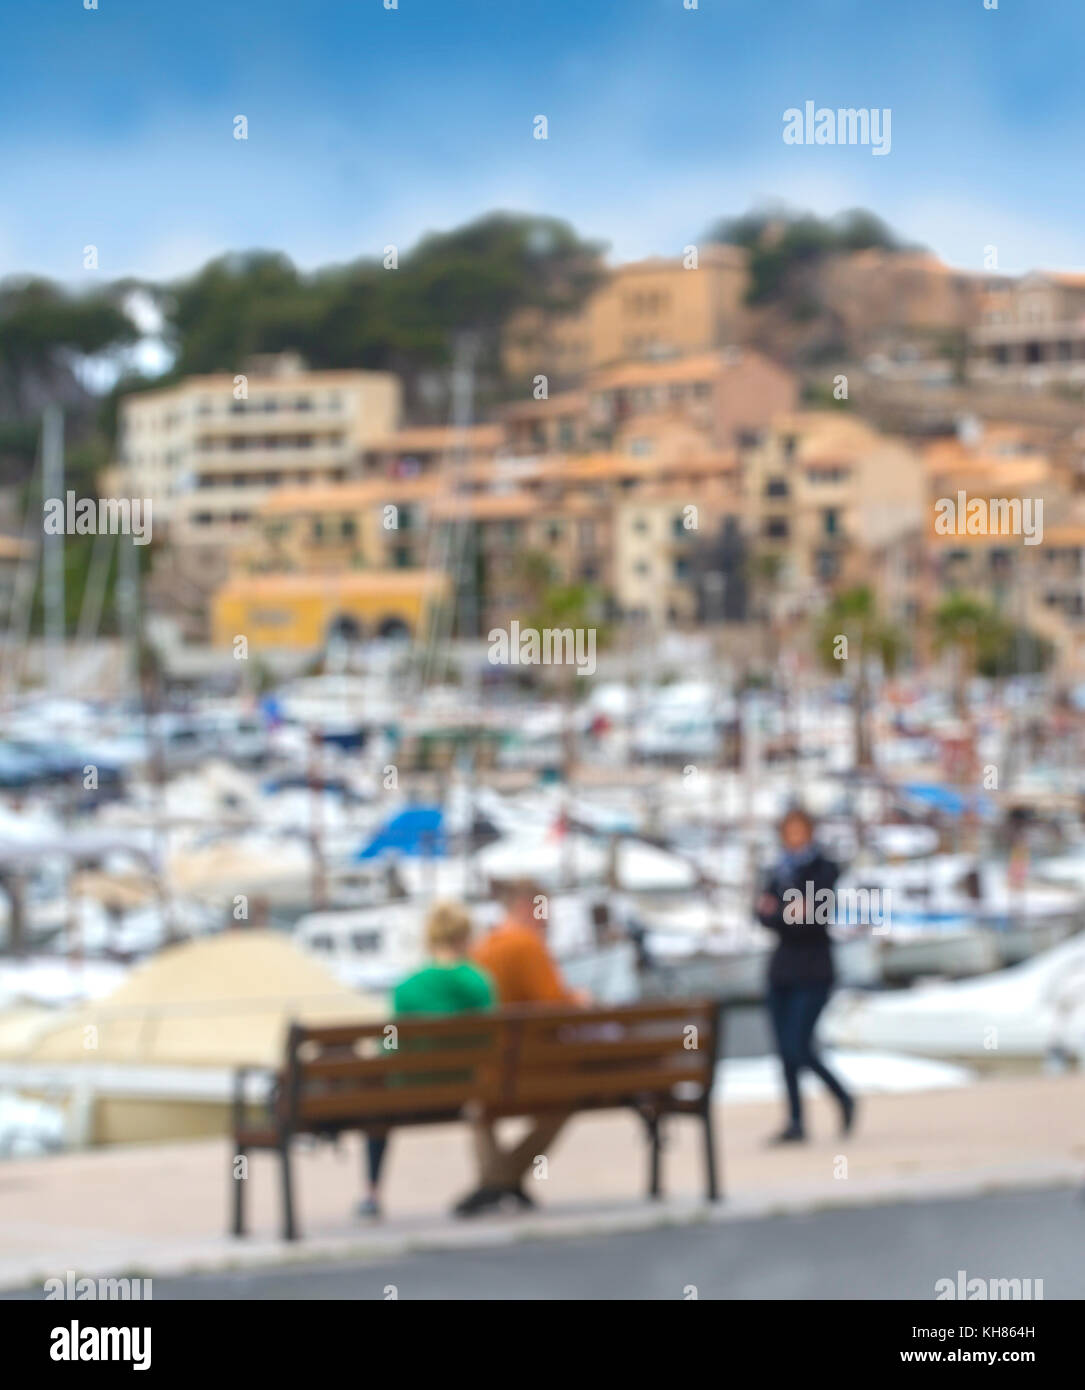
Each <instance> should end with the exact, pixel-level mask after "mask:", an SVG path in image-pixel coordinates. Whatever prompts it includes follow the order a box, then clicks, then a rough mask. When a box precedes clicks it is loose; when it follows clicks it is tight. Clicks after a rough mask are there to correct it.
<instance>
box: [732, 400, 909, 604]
mask: <svg viewBox="0 0 1085 1390" xmlns="http://www.w3.org/2000/svg"><path fill="white" fill-rule="evenodd" d="M743 465H744V488H745V507H746V522H747V528H748V532H749V535H750V543H751V546H752V547H753V549H754V551H755V553H756V554H757V555H758V556H760V557H769V558H770V559H771V561H772V562H773V564H774V566H775V570H776V574H777V576H778V585H779V588H780V589H781V591H782V592H783V594H784V595H786V596H787V598H788V601H789V602H790V603H791V604H792V606H794V607H796V608H799V609H801V608H806V607H809V606H810V605H811V604H812V603H816V602H817V601H818V600H819V599H820V598H823V597H824V596H825V595H826V594H828V593H829V592H830V591H832V590H833V589H834V588H837V587H840V586H842V585H846V584H849V583H853V582H859V581H861V580H864V579H866V578H868V577H869V575H870V574H871V572H872V569H873V568H875V566H877V567H880V568H881V569H882V570H883V572H885V573H886V576H887V592H886V593H885V594H884V595H883V599H884V601H885V603H886V606H887V607H888V608H889V609H890V610H891V611H892V612H893V613H894V614H895V616H897V617H899V618H901V619H907V618H908V616H910V615H913V614H914V611H915V607H916V603H917V595H916V588H917V583H918V576H916V575H915V574H914V573H912V572H911V571H910V568H909V566H908V565H907V564H906V563H905V557H906V556H907V555H908V554H910V553H914V549H915V547H914V538H915V537H916V536H918V535H921V534H922V532H923V530H924V529H925V527H924V523H925V519H926V515H927V513H926V502H927V496H926V479H925V474H924V468H923V460H922V458H921V456H920V455H919V453H917V451H916V450H914V449H913V448H912V447H911V446H910V445H908V444H906V443H904V442H903V441H900V440H896V439H893V438H891V437H890V436H887V435H883V434H880V433H879V432H878V431H877V430H875V429H873V428H872V427H871V426H869V425H867V424H865V423H864V422H863V421H861V420H859V419H857V418H856V417H854V416H852V415H850V414H849V413H846V412H843V411H799V412H796V413H794V414H792V415H788V416H782V417H781V418H780V419H778V420H777V421H775V422H774V423H773V426H772V428H771V429H770V430H769V431H768V432H767V433H766V435H765V437H764V438H763V439H762V441H761V442H760V443H759V444H757V445H756V446H754V447H753V448H751V449H749V450H747V451H746V452H744V454H743ZM892 556H898V557H899V560H900V563H899V564H898V565H896V566H894V565H892V564H888V565H887V557H892Z"/></svg>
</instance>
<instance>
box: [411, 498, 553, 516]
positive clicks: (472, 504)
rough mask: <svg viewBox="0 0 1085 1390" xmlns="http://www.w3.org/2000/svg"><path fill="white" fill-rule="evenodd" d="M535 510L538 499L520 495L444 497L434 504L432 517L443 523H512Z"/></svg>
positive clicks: (537, 505) (537, 506)
mask: <svg viewBox="0 0 1085 1390" xmlns="http://www.w3.org/2000/svg"><path fill="white" fill-rule="evenodd" d="M538 508H539V502H538V499H537V498H535V497H531V496H529V495H528V494H527V493H523V492H510V493H493V492H484V493H480V494H474V495H471V496H468V497H462V496H461V497H444V498H442V499H441V500H440V501H439V502H437V503H435V504H434V507H433V516H434V517H435V518H436V519H438V520H443V521H456V520H466V521H514V520H517V519H519V518H522V517H526V516H530V515H531V514H532V513H533V512H536V511H537V510H538Z"/></svg>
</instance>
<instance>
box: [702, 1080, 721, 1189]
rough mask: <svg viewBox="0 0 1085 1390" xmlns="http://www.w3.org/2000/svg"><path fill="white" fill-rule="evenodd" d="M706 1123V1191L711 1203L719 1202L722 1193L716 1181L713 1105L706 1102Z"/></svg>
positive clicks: (703, 1114)
mask: <svg viewBox="0 0 1085 1390" xmlns="http://www.w3.org/2000/svg"><path fill="white" fill-rule="evenodd" d="M701 1119H702V1121H703V1123H704V1159H705V1190H706V1194H707V1196H708V1200H709V1201H710V1202H718V1201H719V1199H720V1197H721V1196H722V1193H721V1192H720V1189H719V1184H718V1182H717V1181H716V1145H715V1141H714V1139H713V1134H712V1103H711V1101H706V1102H705V1107H704V1110H703V1111H702V1112H701Z"/></svg>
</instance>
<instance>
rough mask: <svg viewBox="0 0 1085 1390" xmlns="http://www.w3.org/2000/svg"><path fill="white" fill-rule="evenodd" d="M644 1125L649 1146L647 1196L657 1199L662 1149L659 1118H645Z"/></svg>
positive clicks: (650, 1116)
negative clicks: (646, 1128)
mask: <svg viewBox="0 0 1085 1390" xmlns="http://www.w3.org/2000/svg"><path fill="white" fill-rule="evenodd" d="M645 1124H646V1125H647V1126H648V1142H649V1144H650V1145H651V1150H650V1153H649V1160H648V1196H649V1197H652V1198H653V1199H657V1198H658V1197H659V1194H660V1150H661V1148H662V1142H661V1139H660V1133H659V1116H658V1115H649V1116H647V1118H646V1119H645Z"/></svg>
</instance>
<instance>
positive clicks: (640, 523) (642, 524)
mask: <svg viewBox="0 0 1085 1390" xmlns="http://www.w3.org/2000/svg"><path fill="white" fill-rule="evenodd" d="M647 529H648V521H647V519H646V518H645V517H643V516H638V517H637V518H636V520H635V521H634V522H633V530H634V531H637V532H639V533H640V534H641V535H643V534H644V532H645V531H647Z"/></svg>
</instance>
